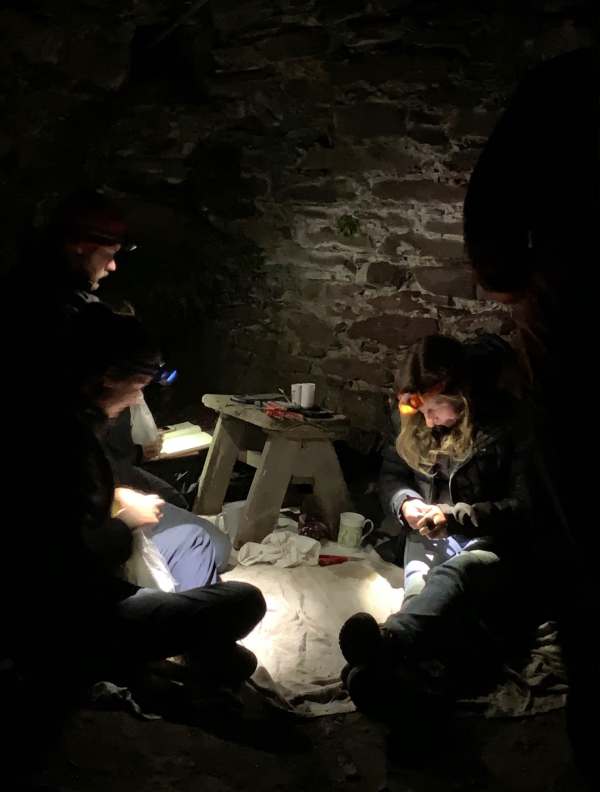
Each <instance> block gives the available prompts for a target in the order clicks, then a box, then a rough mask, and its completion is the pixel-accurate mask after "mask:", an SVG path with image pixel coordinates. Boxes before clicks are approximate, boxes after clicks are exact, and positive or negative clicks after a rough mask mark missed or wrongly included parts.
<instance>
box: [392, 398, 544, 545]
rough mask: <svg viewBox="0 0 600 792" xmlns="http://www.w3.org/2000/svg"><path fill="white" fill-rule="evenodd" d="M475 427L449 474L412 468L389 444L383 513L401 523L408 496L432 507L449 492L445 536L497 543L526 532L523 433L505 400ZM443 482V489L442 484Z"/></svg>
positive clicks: (526, 452) (525, 444) (527, 451)
mask: <svg viewBox="0 0 600 792" xmlns="http://www.w3.org/2000/svg"><path fill="white" fill-rule="evenodd" d="M475 426H476V431H475V443H474V449H473V452H472V454H471V455H470V456H469V457H468V458H467V459H466V460H464V461H463V462H458V463H450V464H449V469H448V471H447V473H448V475H446V473H445V472H444V471H442V470H439V469H438V470H433V471H432V473H431V474H427V473H424V472H422V471H419V470H414V469H413V468H411V467H410V466H409V465H408V464H407V463H406V462H405V461H404V459H402V458H401V457H400V456H399V455H398V453H397V451H396V449H395V447H394V445H393V444H390V445H388V446H387V447H386V449H385V450H384V453H383V464H382V467H381V473H380V481H379V491H380V497H381V501H382V505H383V508H384V510H385V511H386V513H388V514H391V515H393V516H395V517H396V518H397V519H399V520H400V522H402V523H403V522H404V521H403V518H402V517H401V515H400V509H401V507H402V505H403V503H404V502H405V501H406V500H407V499H408V498H420V499H422V500H424V501H425V502H426V503H430V504H437V503H438V502H439V498H440V492H441V491H442V490H444V491H445V492H446V493H448V492H449V498H448V497H446V501H447V502H445V503H444V504H442V505H443V511H444V512H445V513H446V516H447V518H448V533H449V534H461V535H463V536H467V537H479V536H487V537H494V538H495V539H498V540H500V541H504V540H507V541H511V539H513V538H517V537H519V536H520V535H521V534H522V531H523V530H526V523H527V518H528V513H529V508H530V505H529V504H530V497H529V487H528V480H529V477H528V466H529V460H530V447H529V442H528V441H527V440H526V432H525V430H524V427H523V425H522V422H521V421H520V420H519V419H518V418H517V416H516V411H515V408H514V406H513V403H512V401H511V400H509V399H508V398H506V399H500V398H498V399H497V401H496V404H495V405H494V407H493V409H491V410H488V412H487V415H486V416H485V417H483V416H482V418H481V419H480V420H479V421H477V420H476V421H475ZM443 478H445V479H446V481H447V484H448V486H447V487H446V486H444V487H442V486H441V485H442V479H443ZM406 527H407V528H408V526H406Z"/></svg>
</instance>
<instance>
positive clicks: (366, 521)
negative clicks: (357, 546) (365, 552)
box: [360, 520, 375, 544]
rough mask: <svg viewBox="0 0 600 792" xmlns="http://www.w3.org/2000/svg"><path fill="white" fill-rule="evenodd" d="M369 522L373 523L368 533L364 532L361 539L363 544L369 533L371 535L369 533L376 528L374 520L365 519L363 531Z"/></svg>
mask: <svg viewBox="0 0 600 792" xmlns="http://www.w3.org/2000/svg"><path fill="white" fill-rule="evenodd" d="M367 523H371V527H370V528H369V530H368V531H367V532H366V533H363V535H362V539H361V540H360V543H361V544H362V543H363V542H364V541H365V539H366V538H367V536H368V535H369V534H370V533H371V532H372V531H373V529H374V528H375V523H374V522H373V520H365V521H364V523H363V531H364V530H365V528H366V526H367Z"/></svg>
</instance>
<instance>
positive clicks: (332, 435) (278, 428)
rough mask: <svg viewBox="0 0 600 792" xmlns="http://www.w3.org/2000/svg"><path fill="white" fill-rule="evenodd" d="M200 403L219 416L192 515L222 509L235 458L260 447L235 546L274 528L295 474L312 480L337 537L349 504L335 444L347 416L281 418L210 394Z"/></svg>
mask: <svg viewBox="0 0 600 792" xmlns="http://www.w3.org/2000/svg"><path fill="white" fill-rule="evenodd" d="M202 403H203V404H204V405H205V406H206V407H210V408H211V409H212V410H216V411H217V412H218V413H219V420H218V422H217V426H216V429H215V433H214V435H213V439H212V443H211V445H210V449H209V451H208V455H207V457H206V461H205V463H204V468H203V470H202V474H201V476H200V481H199V483H198V495H197V497H196V500H195V503H194V513H195V514H217V513H219V512H220V511H221V510H222V508H223V500H224V498H225V494H226V492H227V487H228V486H229V481H230V479H231V474H232V472H233V466H234V465H235V462H236V459H238V457H239V456H240V455H242V458H244V455H245V454H247V452H249V451H250V452H251V451H261V453H260V457H259V458H258V460H257V469H256V473H255V474H254V479H253V481H252V485H251V487H250V492H249V494H248V499H247V501H246V505H245V507H244V509H243V510H242V515H241V520H240V529H239V533H238V535H237V537H236V541H235V546H236V547H241V545H243V544H244V543H245V542H260V541H262V540H263V539H264V537H265V536H266V535H267V534H269V533H270V532H271V531H272V530H273V528H274V527H275V525H276V524H277V518H278V517H279V511H280V509H281V505H282V503H283V499H284V497H285V493H286V490H287V488H288V485H289V483H290V480H291V479H292V477H301V478H303V479H309V480H311V481H312V483H313V495H314V497H315V499H316V501H317V504H318V507H319V509H320V512H321V515H322V517H323V520H324V521H325V522H326V523H327V525H328V526H329V528H330V530H331V532H332V537H333V535H334V534H335V532H336V531H337V526H338V524H339V518H340V513H341V512H343V511H346V510H347V509H349V508H351V501H350V496H349V494H348V488H347V487H346V482H345V481H344V476H343V475H342V470H341V468H340V463H339V461H338V458H337V454H336V453H335V449H334V447H333V445H332V440H335V439H338V438H340V437H343V436H344V435H345V434H346V431H347V428H348V421H347V419H346V418H345V417H344V416H343V415H336V416H334V417H333V418H328V419H324V420H320V421H308V420H307V421H292V420H277V419H275V418H270V417H269V416H268V415H266V413H265V412H263V410H261V409H260V408H259V407H255V406H254V405H249V404H239V403H236V402H233V401H231V396H228V395H216V394H212V393H207V394H206V395H205V396H203V398H202ZM247 456H249V455H247Z"/></svg>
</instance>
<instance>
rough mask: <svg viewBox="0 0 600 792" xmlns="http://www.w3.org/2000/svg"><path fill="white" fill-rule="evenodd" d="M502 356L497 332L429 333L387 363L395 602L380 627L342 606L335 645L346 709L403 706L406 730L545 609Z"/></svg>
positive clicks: (521, 643)
mask: <svg viewBox="0 0 600 792" xmlns="http://www.w3.org/2000/svg"><path fill="white" fill-rule="evenodd" d="M507 357H509V358H510V353H509V349H508V347H507V345H505V344H504V342H502V341H501V340H500V339H498V338H495V337H491V336H484V337H483V338H481V339H479V340H478V341H477V342H474V343H461V342H460V341H458V340H456V339H454V338H450V337H447V336H441V335H434V336H428V337H426V338H424V339H422V340H421V341H419V342H418V343H417V344H415V345H414V346H413V347H411V348H410V350H409V351H408V354H407V355H406V356H405V357H404V358H403V360H402V361H401V364H400V366H399V368H398V371H397V377H396V397H397V410H398V415H399V418H400V431H399V433H398V436H397V438H396V443H395V446H394V447H392V448H388V449H387V450H386V452H385V453H384V460H383V465H382V471H381V478H380V495H381V498H382V501H383V503H384V507H385V508H386V510H387V512H388V513H389V514H391V515H393V517H394V518H395V519H396V520H397V521H398V522H399V523H400V525H401V527H402V532H403V534H404V537H405V549H404V559H403V565H404V586H405V595H404V600H403V604H402V607H401V610H400V611H399V612H398V613H395V614H393V615H392V616H390V617H389V618H388V620H387V621H386V622H385V623H384V624H383V625H378V624H377V623H376V622H375V620H374V619H373V617H372V616H370V615H369V614H366V613H359V614H355V615H354V616H352V617H351V618H350V619H349V620H348V621H347V622H346V623H345V624H344V626H343V627H342V629H341V632H340V647H341V649H342V653H343V655H344V657H345V659H346V661H347V663H348V665H347V666H346V668H345V669H344V671H343V672H342V679H343V681H344V684H345V685H346V687H347V689H348V691H349V693H350V695H351V697H352V698H353V700H354V702H355V704H356V705H357V707H358V708H359V709H361V710H363V711H364V712H365V713H366V714H369V715H372V716H373V717H376V718H379V719H383V720H386V721H391V722H393V721H395V720H398V719H399V718H400V717H401V719H402V722H403V724H404V725H405V726H406V727H407V728H409V729H410V730H411V734H412V736H413V737H414V736H415V735H416V734H417V733H419V730H418V728H417V725H418V723H419V722H420V723H421V724H422V725H425V724H426V722H427V719H426V717H425V715H424V713H425V712H426V711H428V708H430V707H431V706H434V704H435V706H437V705H438V704H441V703H442V702H444V706H445V704H447V703H448V702H451V701H453V700H454V699H455V698H456V697H457V696H459V695H461V694H462V693H464V692H473V691H474V690H478V689H480V688H485V686H487V685H489V684H490V682H491V681H493V680H495V678H496V675H497V673H498V672H499V670H500V668H501V666H502V663H503V662H505V661H506V659H507V656H509V655H510V654H511V653H512V652H514V651H517V650H522V649H523V647H526V646H528V645H529V643H530V641H531V640H532V638H533V632H534V630H535V627H536V626H537V625H538V624H539V623H541V622H542V621H543V618H542V617H541V615H540V611H541V606H540V607H538V603H537V602H536V601H535V597H534V596H531V597H529V596H528V594H525V593H524V592H527V591H529V589H530V588H531V589H532V588H533V584H532V583H530V579H531V577H532V575H531V572H530V570H531V568H532V557H533V555H532V554H533V548H532V547H531V543H530V536H529V534H528V523H529V512H530V492H529V488H528V473H527V467H528V459H529V447H528V441H527V435H526V431H525V429H524V427H523V425H522V424H521V420H520V418H519V415H518V412H517V410H516V408H515V402H514V400H513V399H512V398H511V397H510V396H509V395H508V394H507V393H504V392H502V391H501V390H500V389H499V388H498V387H497V385H496V383H497V382H498V379H499V377H500V373H501V370H502V366H503V364H504V360H505V359H506V358H507ZM520 597H523V598H524V600H525V601H524V603H523V604H521V605H519V606H517V605H516V604H515V602H516V601H517V600H518V599H519V598H520ZM431 664H433V666H432V665H431ZM432 667H433V668H435V673H434V672H433V671H432V670H431V669H432ZM401 713H402V715H401ZM411 714H412V716H414V717H411ZM421 736H423V735H422V734H421Z"/></svg>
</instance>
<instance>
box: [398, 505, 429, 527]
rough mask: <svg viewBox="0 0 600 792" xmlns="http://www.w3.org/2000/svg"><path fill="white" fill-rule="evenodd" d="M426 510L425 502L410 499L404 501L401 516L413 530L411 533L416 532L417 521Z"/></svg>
mask: <svg viewBox="0 0 600 792" xmlns="http://www.w3.org/2000/svg"><path fill="white" fill-rule="evenodd" d="M428 508H429V506H428V505H427V504H426V503H425V501H422V500H419V498H410V499H409V500H405V501H404V503H403V504H402V509H401V511H402V516H403V517H404V519H405V520H406V522H407V523H408V524H409V526H410V527H411V528H412V529H413V531H417V530H418V528H419V525H418V523H419V520H420V519H421V517H422V516H423V515H424V514H425V512H426V510H427V509H428Z"/></svg>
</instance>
